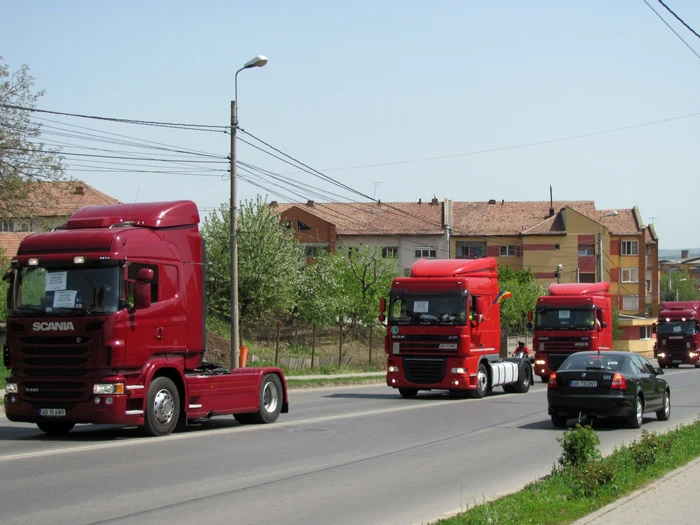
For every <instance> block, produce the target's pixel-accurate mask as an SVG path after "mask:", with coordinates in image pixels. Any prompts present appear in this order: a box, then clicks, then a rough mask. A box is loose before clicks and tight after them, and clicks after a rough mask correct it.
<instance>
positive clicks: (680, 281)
mask: <svg viewBox="0 0 700 525" xmlns="http://www.w3.org/2000/svg"><path fill="white" fill-rule="evenodd" d="M687 280H688V279H686V278H685V277H684V278H683V279H678V282H679V283H682V282H683V281H687ZM676 302H678V284H676Z"/></svg>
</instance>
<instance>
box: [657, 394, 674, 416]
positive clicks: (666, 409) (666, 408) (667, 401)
mask: <svg viewBox="0 0 700 525" xmlns="http://www.w3.org/2000/svg"><path fill="white" fill-rule="evenodd" d="M670 417H671V392H669V391H668V390H666V391H665V392H664V400H663V402H662V404H661V410H659V411H658V412H657V413H656V419H658V420H659V421H668V418H670Z"/></svg>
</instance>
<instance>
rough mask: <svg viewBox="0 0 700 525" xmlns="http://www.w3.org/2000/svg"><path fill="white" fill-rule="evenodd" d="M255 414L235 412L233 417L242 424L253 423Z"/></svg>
mask: <svg viewBox="0 0 700 525" xmlns="http://www.w3.org/2000/svg"><path fill="white" fill-rule="evenodd" d="M252 416H253V414H233V417H234V419H235V420H236V421H238V422H239V423H240V424H241V425H248V424H250V423H253V417H252Z"/></svg>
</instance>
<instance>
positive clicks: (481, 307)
mask: <svg viewBox="0 0 700 525" xmlns="http://www.w3.org/2000/svg"><path fill="white" fill-rule="evenodd" d="M474 310H476V314H477V315H484V311H486V304H485V303H484V298H483V297H477V298H476V300H475V301H474Z"/></svg>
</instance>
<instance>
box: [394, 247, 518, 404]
mask: <svg viewBox="0 0 700 525" xmlns="http://www.w3.org/2000/svg"><path fill="white" fill-rule="evenodd" d="M496 267H497V263H496V260H495V259H494V258H492V257H487V258H483V259H475V260H460V259H447V260H425V259H421V260H419V261H418V262H416V263H415V264H413V266H412V267H411V273H410V276H408V277H398V278H396V279H394V281H393V283H392V285H391V290H390V292H389V304H388V316H386V317H385V316H384V313H383V311H384V307H382V314H381V315H380V320H382V321H383V320H385V318H386V322H387V334H386V336H385V346H384V348H385V352H386V353H387V355H388V358H387V376H386V381H387V385H388V386H390V387H392V388H397V389H398V390H399V393H400V394H401V396H403V397H413V396H415V395H416V394H417V392H418V391H419V390H435V389H437V390H449V391H451V392H453V393H458V392H466V393H469V394H471V395H473V396H474V397H483V396H484V395H485V394H486V392H487V391H488V390H489V389H490V388H492V387H494V386H498V385H503V387H504V390H506V391H513V392H527V390H528V389H529V386H530V384H531V379H532V370H531V368H530V363H529V361H528V360H527V359H523V360H519V359H518V360H511V361H509V362H499V352H500V343H501V330H500V301H499V298H500V295H501V294H500V292H499V289H498V274H497V272H496ZM384 304H385V302H384V301H383V305H384Z"/></svg>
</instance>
